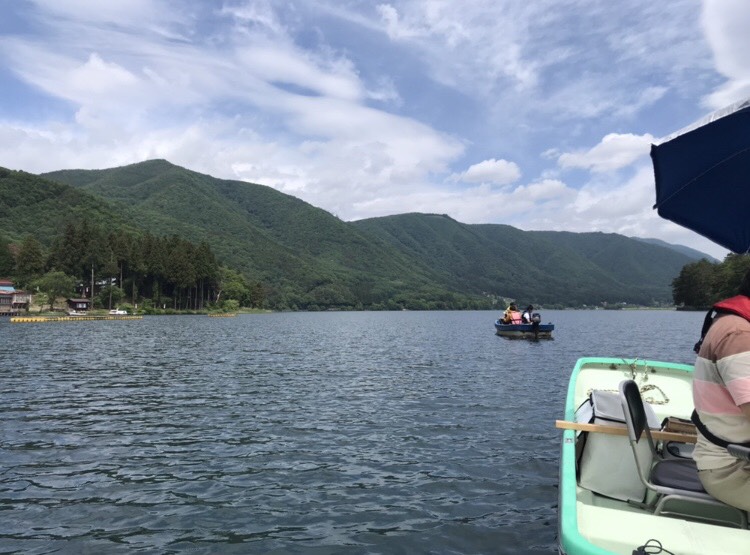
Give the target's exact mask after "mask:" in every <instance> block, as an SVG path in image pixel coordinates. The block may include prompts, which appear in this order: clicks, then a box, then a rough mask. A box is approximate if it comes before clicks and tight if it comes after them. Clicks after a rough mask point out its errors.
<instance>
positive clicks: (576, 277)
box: [0, 160, 711, 309]
mask: <svg viewBox="0 0 750 555" xmlns="http://www.w3.org/2000/svg"><path fill="white" fill-rule="evenodd" d="M0 201H2V202H1V203H0V236H5V238H6V240H9V241H20V240H21V239H22V238H23V237H24V236H25V235H27V234H33V235H35V236H36V237H37V238H38V239H39V240H40V241H41V242H42V244H50V243H51V241H52V240H53V239H54V238H55V237H56V236H57V235H59V233H60V232H61V230H62V228H63V226H64V225H65V222H66V221H68V220H69V219H70V218H81V217H83V216H84V215H86V216H87V217H92V218H94V219H95V220H97V221H100V222H106V223H107V225H109V226H112V227H114V228H123V229H127V230H129V231H134V232H138V231H148V232H150V233H152V234H156V235H179V236H181V237H184V238H185V239H188V240H190V241H194V242H199V241H206V242H208V244H209V245H210V246H211V248H212V250H213V251H214V252H215V253H216V256H217V258H218V259H219V260H220V261H221V262H222V263H223V264H225V265H227V266H230V267H232V268H234V269H236V270H238V271H240V272H241V273H242V274H244V275H245V276H246V277H247V278H248V279H249V280H252V281H260V282H261V283H263V284H264V286H265V287H266V289H267V292H268V300H269V303H270V306H271V307H274V308H310V307H313V308H318V309H320V308H346V307H348V308H399V307H401V308H404V307H406V308H456V307H464V308H468V307H474V308H488V307H490V306H492V304H493V303H494V302H497V301H498V300H499V299H502V301H501V302H505V300H508V299H516V300H518V301H519V302H522V303H526V302H531V303H535V304H546V305H556V306H581V305H598V304H601V303H629V304H641V305H655V304H669V303H670V302H671V299H672V289H671V283H672V280H673V279H674V278H675V277H677V276H678V275H679V273H680V270H681V269H682V267H683V266H684V265H685V264H688V263H691V262H694V261H696V260H698V259H700V258H709V259H711V257H709V256H707V255H705V254H703V253H699V252H697V251H692V250H691V249H687V247H682V246H676V245H669V244H667V243H663V242H659V241H658V240H642V239H634V238H628V237H625V236H622V235H618V234H613V233H600V232H591V233H571V232H555V231H522V230H519V229H516V228H513V227H511V226H508V225H502V224H465V223H461V222H458V221H456V220H454V219H452V218H450V217H449V216H447V215H438V214H416V213H413V214H400V215H395V216H387V217H381V218H370V219H365V220H359V221H354V222H345V221H342V220H340V219H339V218H337V217H335V216H334V215H332V214H330V213H328V212H326V211H325V210H322V209H320V208H317V207H315V206H312V205H310V204H308V203H306V202H304V201H302V200H300V199H298V198H296V197H293V196H290V195H287V194H284V193H281V192H279V191H277V190H275V189H273V188H271V187H267V186H264V185H259V184H254V183H247V182H243V181H233V180H225V179H218V178H215V177H212V176H209V175H205V174H201V173H197V172H194V171H191V170H188V169H185V168H182V167H179V166H176V165H173V164H171V163H169V162H167V161H166V160H150V161H147V162H141V163H138V164H132V165H128V166H123V167H119V168H111V169H103V170H61V171H55V172H50V173H46V174H42V175H33V174H29V173H26V172H19V171H11V170H7V169H3V168H0Z"/></svg>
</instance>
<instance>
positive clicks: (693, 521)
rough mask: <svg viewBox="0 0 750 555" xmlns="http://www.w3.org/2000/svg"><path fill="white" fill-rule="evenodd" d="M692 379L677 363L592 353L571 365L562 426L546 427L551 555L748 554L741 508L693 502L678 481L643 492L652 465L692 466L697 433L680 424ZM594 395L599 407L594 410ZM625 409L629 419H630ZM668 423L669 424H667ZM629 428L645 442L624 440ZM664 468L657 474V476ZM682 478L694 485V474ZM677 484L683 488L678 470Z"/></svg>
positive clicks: (688, 408)
mask: <svg viewBox="0 0 750 555" xmlns="http://www.w3.org/2000/svg"><path fill="white" fill-rule="evenodd" d="M692 379H693V367H692V366H689V365H686V364H678V363H671V362H656V361H645V360H638V359H618V358H599V357H587V358H581V359H579V360H578V362H577V364H576V365H575V368H574V369H573V372H572V374H571V376H570V381H569V384H568V394H567V400H566V403H565V420H559V421H557V423H556V426H557V427H558V428H561V429H563V430H564V432H563V437H562V453H561V457H560V490H559V496H560V499H559V504H558V529H559V530H558V539H559V552H560V553H561V554H564V555H582V554H591V555H593V554H599V555H604V554H606V553H621V554H626V555H630V554H631V553H680V554H681V555H705V554H706V553H721V554H722V555H740V554H745V553H748V552H750V551H749V550H750V530H748V529H747V516H746V515H745V513H744V511H740V510H739V509H735V508H733V507H730V506H729V505H724V504H723V503H720V502H719V501H717V500H715V499H713V498H710V496H708V499H700V498H696V497H698V496H700V495H701V494H697V495H696V494H695V493H691V491H687V488H688V486H687V485H681V486H667V485H666V484H663V483H661V482H659V484H660V485H661V486H662V487H661V491H660V490H659V486H657V487H656V488H655V489H652V488H653V487H654V486H653V485H652V484H649V482H651V480H652V477H653V475H654V474H650V473H653V470H652V469H653V468H656V466H660V467H661V465H663V464H665V462H666V463H669V459H672V460H673V463H674V462H676V463H677V466H680V467H682V468H686V467H688V466H690V465H691V464H693V463H692V457H691V453H692V445H693V444H694V443H695V441H696V437H697V436H696V435H695V433H696V432H695V428H694V426H693V425H692V423H691V422H690V421H689V417H690V414H691V412H692V411H693V396H692ZM628 394H629V395H630V397H629V396H628ZM633 396H635V397H636V398H638V399H639V401H638V405H639V406H640V407H643V409H648V410H644V411H643V412H641V413H637V414H638V415H639V416H636V413H633V412H632V411H631V408H630V407H631V400H630V399H632V398H633ZM597 398H599V399H609V401H607V402H606V403H604V402H602V403H600V405H599V408H598V409H597V408H596V405H597V402H596V401H595V399H597ZM607 403H608V408H607V409H606V410H605V408H604V407H605V406H606V405H607ZM584 407H585V409H586V410H584ZM625 407H628V408H627V411H628V412H630V413H632V414H633V416H631V417H630V418H628V416H627V415H626V408H625ZM597 410H598V411H599V417H596V412H597ZM617 413H619V414H617ZM641 416H642V417H643V418H641ZM634 421H635V422H636V424H633V422H634ZM673 421H674V422H675V423H676V424H675V426H674V428H670V423H671V422H673ZM665 423H666V424H665ZM636 425H637V426H639V429H640V430H643V429H645V428H647V429H648V430H649V433H650V436H651V440H652V441H647V439H648V438H647V436H646V433H645V432H642V433H641V438H640V441H638V439H637V436H636V439H635V440H634V439H633V437H632V436H631V434H636V432H634V431H633V430H634V429H635V428H634V426H636ZM631 426H632V428H631ZM691 427H692V431H689V429H690V428H691ZM651 445H654V449H651ZM730 452H731V451H730ZM733 454H734V453H733ZM665 472H666V471H665V470H660V474H664V473H665ZM680 472H681V473H683V472H687V471H686V470H682V469H681V470H680ZM692 472H693V474H694V477H695V479H696V480H697V479H698V478H697V470H695V468H693V471H692ZM654 483H657V480H654ZM678 483H679V484H686V483H687V477H686V476H685V474H681V476H680V480H679V481H678ZM665 486H666V487H665ZM672 487H674V488H678V487H679V488H681V489H670V488H672ZM701 489H702V488H701ZM692 491H695V490H692ZM703 495H706V496H707V494H705V492H703Z"/></svg>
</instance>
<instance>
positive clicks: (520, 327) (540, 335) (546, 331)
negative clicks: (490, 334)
mask: <svg viewBox="0 0 750 555" xmlns="http://www.w3.org/2000/svg"><path fill="white" fill-rule="evenodd" d="M541 320H542V317H541V316H540V315H539V313H538V312H535V313H534V314H532V316H531V322H530V323H526V324H524V323H520V324H504V323H503V322H502V320H499V319H498V320H495V333H496V334H497V335H499V336H501V337H507V338H508V339H532V340H533V339H552V330H554V329H555V325H554V324H552V323H551V322H550V323H548V324H542V323H541Z"/></svg>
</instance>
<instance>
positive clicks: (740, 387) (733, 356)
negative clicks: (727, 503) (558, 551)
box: [693, 314, 750, 470]
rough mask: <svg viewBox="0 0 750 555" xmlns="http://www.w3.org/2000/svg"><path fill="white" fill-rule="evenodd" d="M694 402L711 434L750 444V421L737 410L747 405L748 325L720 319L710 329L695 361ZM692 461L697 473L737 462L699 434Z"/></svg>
mask: <svg viewBox="0 0 750 555" xmlns="http://www.w3.org/2000/svg"><path fill="white" fill-rule="evenodd" d="M693 402H694V403H695V410H696V411H697V412H698V416H700V419H701V420H702V421H703V423H704V424H705V425H706V427H707V428H708V429H709V430H710V431H711V433H713V434H714V435H716V436H718V437H720V438H722V439H725V440H727V441H730V442H738V443H744V442H748V441H750V419H748V418H747V417H746V416H745V415H744V414H743V413H742V410H741V409H740V408H739V406H740V405H742V404H744V403H750V322H748V321H747V320H745V319H744V318H742V317H741V316H736V315H734V314H725V315H720V316H718V317H717V318H716V320H715V321H714V323H713V324H712V325H711V327H710V328H709V330H708V333H707V334H706V337H705V339H704V340H703V344H702V345H701V349H700V352H699V353H698V358H697V359H696V361H695V374H694V375H693ZM693 458H694V459H695V462H696V463H697V465H698V468H699V469H700V470H707V469H713V468H722V467H725V466H729V465H730V464H733V463H735V462H737V459H736V458H734V457H733V456H732V455H730V454H729V453H727V451H726V449H723V448H722V447H719V446H718V445H714V444H713V443H711V442H709V441H708V440H707V439H705V438H704V437H703V436H702V435H701V434H700V433H699V434H698V443H697V444H696V446H695V450H694V451H693Z"/></svg>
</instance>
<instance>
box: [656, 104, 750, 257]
mask: <svg viewBox="0 0 750 555" xmlns="http://www.w3.org/2000/svg"><path fill="white" fill-rule="evenodd" d="M651 159H652V160H653V163H654V177H655V179H656V204H655V205H654V208H656V209H657V212H658V214H659V216H661V217H662V218H665V219H667V220H670V221H673V222H675V223H676V224H679V225H681V226H682V227H686V228H688V229H691V230H693V231H695V232H696V233H699V234H700V235H703V236H704V237H707V238H708V239H710V240H711V241H713V242H715V243H717V244H719V245H721V246H722V247H725V248H727V249H729V250H730V251H732V252H735V253H738V254H742V253H747V252H748V251H750V99H748V100H744V101H742V102H738V103H737V104H734V105H732V106H729V107H727V108H724V109H722V110H719V111H718V112H714V113H713V114H711V115H709V116H708V117H706V118H705V119H703V120H701V121H700V122H697V123H695V124H693V125H691V126H690V127H687V128H685V129H683V130H681V131H678V132H677V133H675V134H674V135H671V136H669V137H667V138H665V139H663V140H662V141H661V142H660V143H659V144H655V145H652V146H651Z"/></svg>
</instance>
